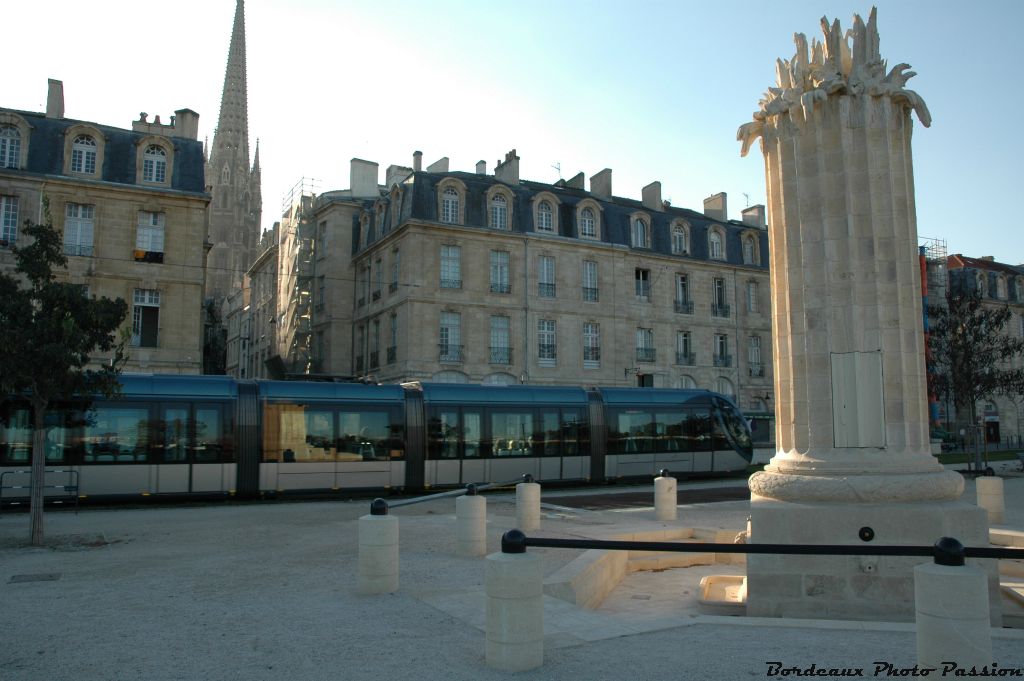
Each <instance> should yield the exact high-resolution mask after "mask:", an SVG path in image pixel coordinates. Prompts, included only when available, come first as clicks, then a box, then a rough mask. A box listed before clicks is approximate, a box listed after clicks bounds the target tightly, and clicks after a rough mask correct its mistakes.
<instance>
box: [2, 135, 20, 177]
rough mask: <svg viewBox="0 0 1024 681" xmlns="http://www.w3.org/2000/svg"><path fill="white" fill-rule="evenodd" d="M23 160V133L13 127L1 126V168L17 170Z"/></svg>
mask: <svg viewBox="0 0 1024 681" xmlns="http://www.w3.org/2000/svg"><path fill="white" fill-rule="evenodd" d="M20 160H21V133H20V132H18V129H17V128H16V127H14V126H13V125H4V126H0V168H17V167H18V163H19V161H20Z"/></svg>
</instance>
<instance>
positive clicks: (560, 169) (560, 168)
mask: <svg viewBox="0 0 1024 681" xmlns="http://www.w3.org/2000/svg"><path fill="white" fill-rule="evenodd" d="M551 167H552V168H554V169H555V170H557V171H558V179H559V180H561V179H562V164H561V163H560V162H559V161H555V164H554V165H553V166H551Z"/></svg>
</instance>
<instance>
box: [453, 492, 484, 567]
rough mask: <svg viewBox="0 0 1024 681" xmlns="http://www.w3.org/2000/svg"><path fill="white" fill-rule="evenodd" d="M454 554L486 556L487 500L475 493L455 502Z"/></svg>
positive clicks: (459, 498)
mask: <svg viewBox="0 0 1024 681" xmlns="http://www.w3.org/2000/svg"><path fill="white" fill-rule="evenodd" d="M455 554H456V555H458V556H469V557H473V556H484V555H487V499H485V498H484V497H482V496H480V495H478V494H476V493H472V494H464V495H463V496H461V497H458V498H457V499H456V500H455Z"/></svg>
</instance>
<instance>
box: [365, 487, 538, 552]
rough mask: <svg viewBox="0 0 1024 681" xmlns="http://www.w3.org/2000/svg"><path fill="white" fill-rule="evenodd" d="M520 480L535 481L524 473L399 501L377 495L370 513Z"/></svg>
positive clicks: (474, 491)
mask: <svg viewBox="0 0 1024 681" xmlns="http://www.w3.org/2000/svg"><path fill="white" fill-rule="evenodd" d="M520 482H533V476H532V475H530V474H529V473H524V474H522V475H521V476H519V477H518V478H513V479H511V480H506V481H505V482H484V483H476V482H471V483H469V484H468V485H466V486H465V487H463V488H461V489H452V490H448V491H446V492H437V493H435V494H425V495H423V496H419V497H413V498H411V499H399V500H398V501H387V500H386V499H382V498H380V497H377V498H376V499H374V500H373V501H372V502H370V515H387V514H388V511H389V510H391V509H392V508H401V507H402V506H412V505H413V504H422V503H423V502H425V501H435V500H437V499H445V498H448V497H461V496H462V495H463V494H468V495H470V496H473V495H474V494H478V493H480V492H484V491H486V490H489V489H499V488H501V487H510V486H512V485H516V484H518V483H520ZM506 534H507V533H506ZM502 541H504V538H503V539H502Z"/></svg>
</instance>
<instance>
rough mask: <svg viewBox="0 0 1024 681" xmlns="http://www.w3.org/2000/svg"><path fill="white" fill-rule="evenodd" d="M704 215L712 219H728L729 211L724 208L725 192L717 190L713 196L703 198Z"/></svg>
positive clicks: (722, 220)
mask: <svg viewBox="0 0 1024 681" xmlns="http://www.w3.org/2000/svg"><path fill="white" fill-rule="evenodd" d="M704 215H707V216H708V217H709V218H711V219H712V220H718V221H720V222H725V221H726V220H728V219H729V211H728V210H727V208H726V202H725V192H718V193H717V194H715V195H713V196H709V197H708V198H706V199H704Z"/></svg>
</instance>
